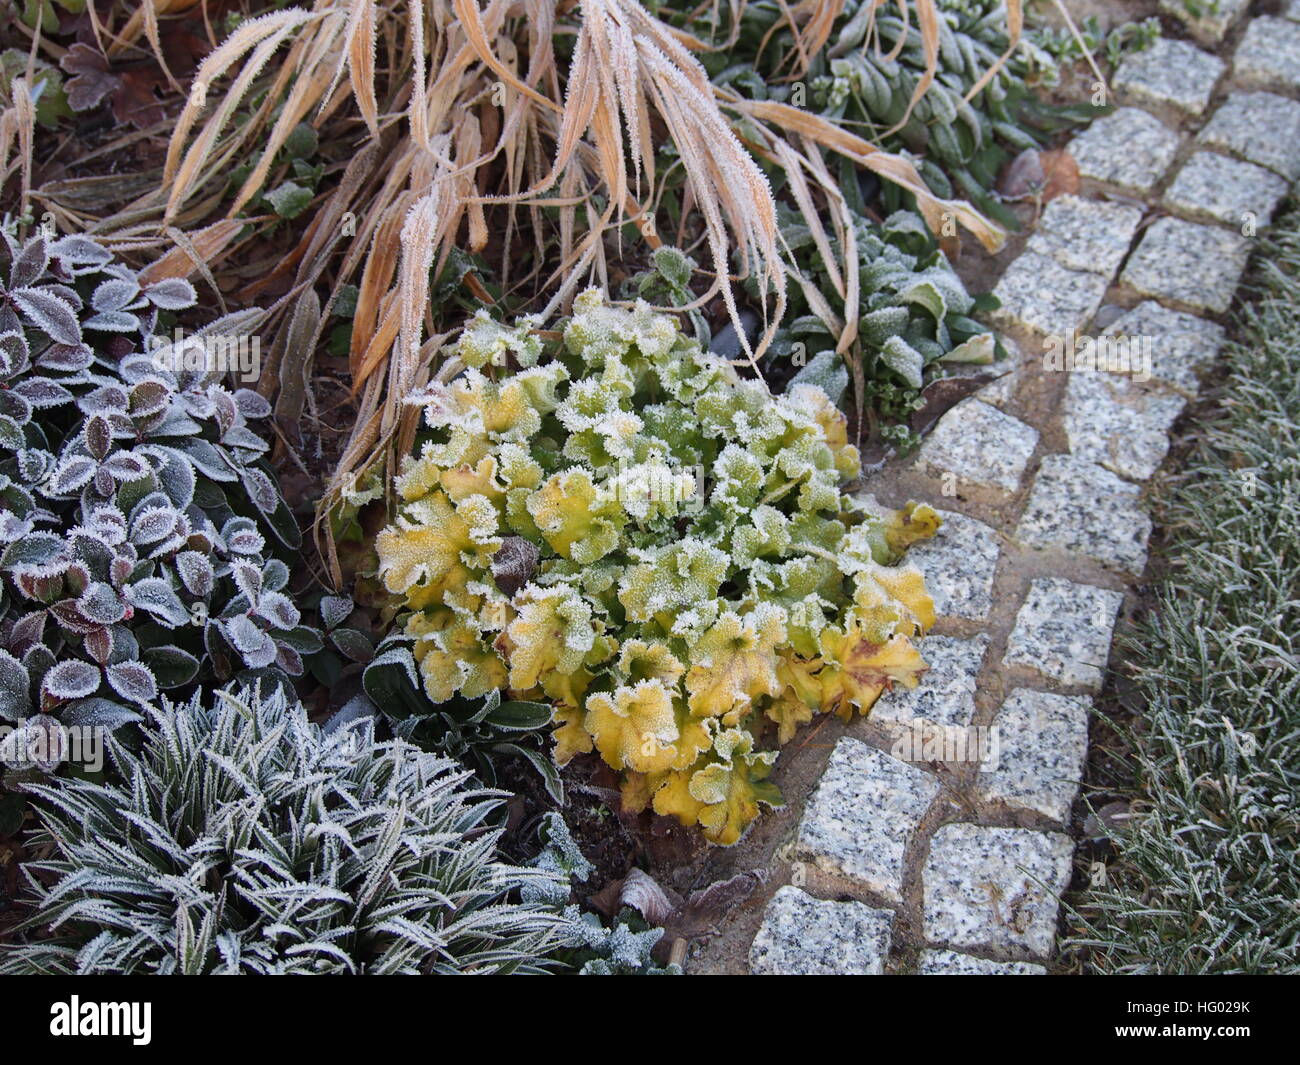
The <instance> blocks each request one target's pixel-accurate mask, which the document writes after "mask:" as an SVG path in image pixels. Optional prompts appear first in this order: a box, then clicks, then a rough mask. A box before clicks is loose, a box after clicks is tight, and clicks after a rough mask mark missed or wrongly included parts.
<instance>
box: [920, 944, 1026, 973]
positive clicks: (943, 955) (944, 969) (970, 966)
mask: <svg viewBox="0 0 1300 1065" xmlns="http://www.w3.org/2000/svg"><path fill="white" fill-rule="evenodd" d="M1046 973H1047V969H1045V968H1044V967H1043V966H1041V965H1035V964H1034V963H1033V962H1030V961H989V960H988V959H987V958H975V957H972V956H971V955H969V954H958V953H957V951H955V950H923V951H921V957H920V959H919V961H918V964H917V969H916V975H917V976H1043V975H1045V974H1046Z"/></svg>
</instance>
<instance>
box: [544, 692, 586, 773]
mask: <svg viewBox="0 0 1300 1065" xmlns="http://www.w3.org/2000/svg"><path fill="white" fill-rule="evenodd" d="M582 718H583V713H582V711H581V710H580V709H579V708H578V707H576V706H560V707H557V708H556V711H555V729H554V731H553V732H552V733H551V738H552V739H554V740H555V750H554V751H553V752H552V757H554V759H555V764H556V765H561V766H562V765H567V764H568V763H569V761H570V760H571V759H573V758H574V757H575V756H577V755H579V754H586V753H588V752H589V751H590V750H591V749H592V746H593V744H592V739H591V733H589V732H588V731H587V730H586V729H585V728H584V727H583V725H582Z"/></svg>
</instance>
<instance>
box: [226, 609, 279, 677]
mask: <svg viewBox="0 0 1300 1065" xmlns="http://www.w3.org/2000/svg"><path fill="white" fill-rule="evenodd" d="M221 628H222V631H223V632H224V633H225V635H226V639H228V640H229V641H230V645H231V646H232V647H233V648H234V649H235V650H236V651H238V652H239V654H240V655H241V656H242V657H243V659H244V662H245V663H246V664H247V665H248V666H250V667H251V668H253V669H258V668H260V667H262V666H269V665H270V664H271V663H272V662H274V661H275V657H276V654H277V649H276V645H275V641H274V640H273V639H272V638H271V636H270V635H269V634H268V633H267V632H266V631H265V630H264V629H262V628H260V627H259V626H258V625H257V623H256V622H254V621H253V619H252V618H249V617H246V616H244V615H243V614H240V615H237V616H236V617H233V618H227V619H226V620H225V621H223V622H222V623H221Z"/></svg>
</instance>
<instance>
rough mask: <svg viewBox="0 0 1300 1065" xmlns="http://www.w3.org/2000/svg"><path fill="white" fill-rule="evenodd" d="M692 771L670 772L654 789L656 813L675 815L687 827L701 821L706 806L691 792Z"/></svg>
mask: <svg viewBox="0 0 1300 1065" xmlns="http://www.w3.org/2000/svg"><path fill="white" fill-rule="evenodd" d="M692 773H693V770H690V769H682V770H679V771H677V772H675V773H668V774H667V775H666V776H665V777H664V778H663V781H662V783H660V784H659V785H658V787H657V788H655V789H654V811H655V813H657V814H659V816H660V817H675V818H677V820H678V821H680V822H681V823H682V824H683V825H685V826H686V827H687V828H690V826H691V825H694V824H698V823H699V820H700V811H701V810H702V809H703V808H704V803H702V802H700V800H699V799H697V798H695V796H693V795H692V794H691V789H690V784H691V776H692ZM625 801H626V800H625Z"/></svg>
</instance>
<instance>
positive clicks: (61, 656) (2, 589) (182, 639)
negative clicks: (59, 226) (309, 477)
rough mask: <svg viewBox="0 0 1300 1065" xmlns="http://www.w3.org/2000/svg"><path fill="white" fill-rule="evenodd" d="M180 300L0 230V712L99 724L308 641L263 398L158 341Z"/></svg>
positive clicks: (86, 257) (82, 244)
mask: <svg viewBox="0 0 1300 1065" xmlns="http://www.w3.org/2000/svg"><path fill="white" fill-rule="evenodd" d="M194 302H195V293H194V289H193V287H192V286H191V285H190V284H189V283H188V282H186V281H181V280H177V279H169V280H163V281H159V282H156V283H153V284H148V283H143V282H142V281H141V280H140V278H139V277H138V275H137V274H136V273H135V271H133V270H131V269H129V268H128V267H126V266H125V265H123V264H121V263H118V262H115V261H114V260H113V259H112V257H111V256H110V254H109V253H108V252H107V251H106V250H104V249H103V248H102V247H100V246H99V245H98V244H96V243H95V242H94V241H92V240H90V239H88V238H85V237H81V236H65V237H60V238H58V239H56V240H52V241H51V240H47V239H46V237H45V236H44V235H41V234H37V235H35V236H32V237H30V238H29V239H27V240H26V241H23V242H19V241H18V240H17V239H16V238H15V237H14V235H13V233H12V230H11V228H10V227H8V226H3V227H0V720H3V721H6V722H10V723H21V724H22V725H23V727H24V728H47V727H48V726H49V724H50V722H51V720H53V719H57V720H59V721H61V722H62V723H63V724H65V725H83V726H101V727H106V728H113V727H117V726H119V725H122V724H124V723H127V722H133V721H139V720H140V719H141V717H140V714H141V711H142V710H144V709H146V708H148V707H151V706H154V705H156V700H157V698H158V695H159V692H160V691H162V690H168V689H171V690H182V689H186V688H188V687H189V686H191V685H193V684H195V683H198V682H200V681H207V682H211V681H212V680H214V679H215V680H218V681H219V680H224V679H228V678H231V677H233V676H235V675H237V674H240V673H245V672H248V671H271V672H272V673H275V674H277V675H279V676H281V677H283V676H285V675H297V674H300V673H302V672H303V657H302V656H303V655H305V654H311V653H313V652H315V651H318V650H320V647H321V636H320V633H319V632H318V631H317V630H315V629H313V628H311V627H309V626H307V625H305V624H303V621H302V617H301V612H300V610H299V608H298V607H297V606H296V605H295V604H294V603H293V602H292V601H291V599H290V598H289V596H288V595H287V594H286V586H287V584H288V581H289V569H288V566H287V565H286V564H285V563H284V562H283V561H281V560H280V559H278V558H275V557H274V556H273V549H274V548H275V547H277V546H279V547H282V548H291V547H296V546H297V545H298V542H299V536H298V530H297V526H296V524H295V522H294V519H293V517H292V515H291V514H290V513H289V511H288V508H287V506H286V505H285V503H284V501H283V499H282V498H281V496H280V493H279V489H278V487H277V485H276V482H275V480H274V478H273V477H272V475H271V472H270V467H269V466H267V465H266V463H265V461H264V457H265V455H266V452H267V450H268V445H267V443H266V441H265V440H264V439H263V438H262V437H261V436H260V435H259V434H258V432H257V431H256V430H255V429H254V428H253V425H255V424H256V423H257V422H258V421H259V419H262V418H265V417H266V416H268V415H269V414H270V406H269V404H268V403H267V402H266V400H264V399H263V398H262V397H261V396H259V395H257V394H256V393H254V392H252V391H250V390H247V389H237V390H233V391H232V390H230V389H228V388H227V387H226V386H225V385H224V383H222V378H223V375H222V374H221V373H219V372H218V371H217V370H216V369H206V368H204V367H203V366H202V365H201V364H199V361H197V360H196V359H193V358H188V357H187V356H186V354H185V353H184V352H180V351H177V350H174V348H175V346H176V344H177V343H183V342H178V341H176V340H175V335H174V334H173V339H171V340H163V339H161V334H162V333H164V332H165V328H164V326H165V323H166V322H168V321H170V316H171V315H173V314H175V313H176V312H179V311H183V310H186V309H187V308H189V307H191V306H192V305H193V304H194ZM240 321H243V322H244V323H245V324H244V328H246V327H247V316H246V315H245V316H243V317H241V316H234V320H224V321H222V322H218V323H215V324H214V325H213V326H212V327H210V328H212V329H214V330H216V331H217V332H220V331H221V330H222V329H223V328H234V329H238V328H240V326H239V324H238V323H239V322H240ZM199 339H200V340H202V337H200V338H199ZM195 350H197V349H195ZM173 355H176V356H177V357H176V358H172V356H173ZM192 363H193V364H194V365H193V366H191V364H192ZM187 367H188V368H187ZM11 768H13V769H23V770H30V769H32V768H33V767H31V766H26V765H23V766H19V765H14V766H12V767H11ZM38 768H45V769H49V768H52V766H42V767H38ZM11 783H12V781H11Z"/></svg>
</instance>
